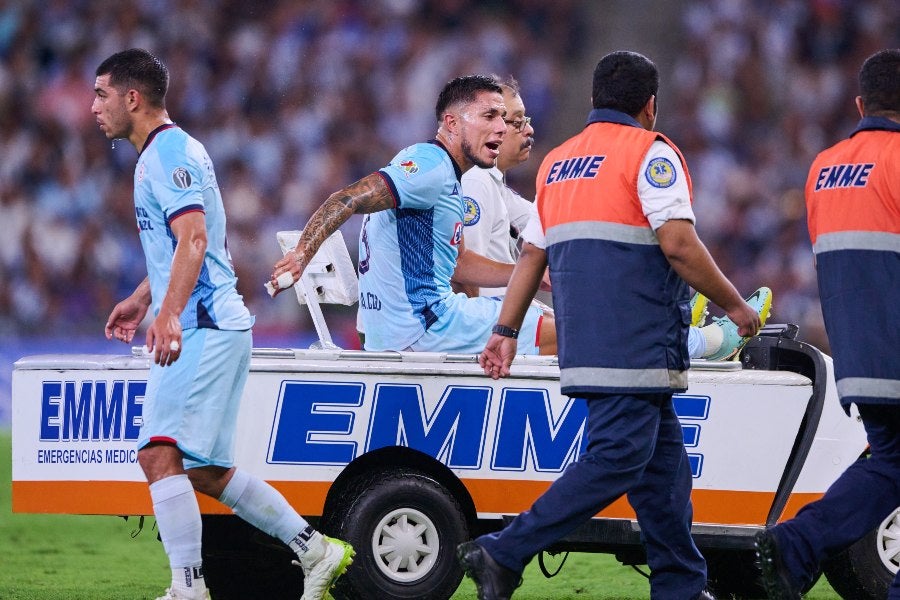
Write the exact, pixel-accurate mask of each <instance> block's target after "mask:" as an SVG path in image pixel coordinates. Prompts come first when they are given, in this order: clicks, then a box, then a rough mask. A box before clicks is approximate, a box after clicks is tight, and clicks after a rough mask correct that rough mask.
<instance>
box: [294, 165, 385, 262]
mask: <svg viewBox="0 0 900 600" xmlns="http://www.w3.org/2000/svg"><path fill="white" fill-rule="evenodd" d="M394 205H395V202H394V196H393V194H392V193H391V190H390V188H389V187H388V185H387V183H385V181H384V179H383V178H382V177H381V175H379V174H378V173H372V174H371V175H367V176H366V177H363V178H362V179H360V180H359V181H357V182H356V183H352V184H350V185H349V186H347V187H345V188H344V189H342V190H340V191H338V192H335V193H333V194H331V195H330V196H329V197H328V199H327V200H325V202H324V203H323V204H322V206H320V207H319V208H318V209H317V210H316V212H314V213H313V215H312V216H311V217H310V218H309V222H307V224H306V227H304V228H303V235H301V236H300V241H299V242H297V253H298V255H302V256H303V258H302V259H300V260H302V263H303V265H304V267H305V265H306V264H307V263H308V262H309V259H311V258H312V257H313V256H314V255H315V253H316V252H317V251H318V250H319V248H320V247H321V246H322V244H323V243H324V242H325V240H326V239H327V238H328V236H330V235H331V234H332V233H334V232H335V231H337V230H338V228H339V227H340V226H341V225H343V224H344V223H345V222H346V221H347V219H349V218H350V217H351V216H352V215H354V214H367V213H373V212H379V211H382V210H387V209H389V208H393V207H394Z"/></svg>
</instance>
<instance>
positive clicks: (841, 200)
mask: <svg viewBox="0 0 900 600" xmlns="http://www.w3.org/2000/svg"><path fill="white" fill-rule="evenodd" d="M859 88H860V95H859V96H857V98H856V107H857V110H858V111H859V114H860V116H861V117H862V118H861V120H860V121H859V124H858V125H857V127H856V130H855V131H854V132H853V133H852V134H851V135H850V138H849V139H847V140H843V141H841V142H838V143H837V144H835V145H834V146H832V147H831V148H828V149H827V150H824V151H823V152H821V153H820V154H819V155H818V156H817V157H816V159H815V161H813V164H812V166H811V167H810V171H809V176H808V177H807V181H806V206H807V216H808V221H807V222H808V225H809V234H810V240H811V242H812V247H813V252H814V254H815V258H816V272H817V274H818V279H819V298H820V300H821V302H822V314H823V316H824V317H825V329H826V331H827V333H828V341H829V342H830V344H831V351H832V354H833V355H834V375H835V383H836V386H835V387H836V388H837V394H838V397H839V398H840V402H841V405H842V406H843V408H844V410H845V411H846V412H847V414H848V416H849V415H850V408H851V405H854V404H855V405H856V409H857V411H858V418H859V419H860V420H861V421H862V424H863V426H864V427H865V429H866V436H867V438H868V441H869V449H868V452H867V456H866V457H864V458H863V459H861V460H859V461H857V462H855V463H853V464H852V465H850V466H849V467H848V468H847V470H846V471H844V473H843V474H841V476H840V477H839V478H838V479H837V481H835V482H834V483H832V484H831V486H830V487H829V488H828V490H827V491H826V492H825V495H824V496H823V497H822V498H820V499H819V500H817V501H815V502H812V503H810V504H808V505H807V506H804V507H803V508H801V509H800V511H799V512H798V513H797V515H796V516H795V517H794V518H792V519H788V520H787V521H783V522H781V523H779V524H778V525H776V526H774V527H771V528H768V529H766V530H765V531H762V532H760V533H758V534H757V536H756V548H757V553H758V554H759V557H760V561H759V562H760V566H761V570H762V575H763V577H762V582H763V585H764V586H765V589H766V591H767V592H768V594H769V597H770V598H799V597H800V594H801V592H802V591H803V590H805V589H807V587H809V586H810V585H811V584H812V582H813V581H815V578H816V577H817V576H818V573H819V572H820V570H821V567H820V565H821V564H822V563H823V561H824V560H825V559H827V558H829V557H830V556H834V555H835V554H837V553H839V552H842V551H843V550H845V549H846V548H847V547H849V546H850V545H851V544H854V543H855V542H857V541H858V540H859V539H860V538H862V537H863V536H864V535H866V534H867V533H869V532H870V531H872V529H874V528H876V527H877V526H878V524H879V523H882V522H883V521H884V519H885V518H886V517H887V516H888V515H890V514H891V513H892V511H894V510H896V508H897V505H898V504H900V486H898V485H897V482H900V355H898V354H897V351H896V349H897V346H898V345H900V321H898V319H897V309H896V306H895V305H896V299H897V297H898V296H900V180H898V178H897V166H898V165H900V49H896V48H894V49H888V50H882V51H880V52H877V53H875V54H873V55H872V56H870V57H869V58H867V59H866V61H865V62H864V63H863V65H862V68H861V69H860V71H859ZM870 332H871V333H872V334H873V335H868V334H869V333H870ZM863 335H865V336H866V337H865V341H864V340H863V339H862V338H861V336H863ZM888 598H889V599H890V600H900V574H898V575H896V576H895V577H894V581H893V583H892V585H891V586H890V590H889V592H888Z"/></svg>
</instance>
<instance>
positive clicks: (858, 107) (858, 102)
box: [856, 96, 866, 117]
mask: <svg viewBox="0 0 900 600" xmlns="http://www.w3.org/2000/svg"><path fill="white" fill-rule="evenodd" d="M856 110H858V111H859V116H860V117H865V116H866V107H865V106H863V99H862V96H857V97H856Z"/></svg>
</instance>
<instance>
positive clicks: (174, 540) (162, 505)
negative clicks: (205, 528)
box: [150, 475, 206, 598]
mask: <svg viewBox="0 0 900 600" xmlns="http://www.w3.org/2000/svg"><path fill="white" fill-rule="evenodd" d="M150 498H151V499H152V500H153V514H154V515H155V516H156V525H157V527H158V528H159V537H160V539H161V540H162V543H163V548H165V550H166V555H167V556H168V557H169V566H170V567H172V588H173V589H174V590H175V591H176V592H178V593H179V594H180V595H182V596H184V597H185V598H205V594H206V581H205V580H204V579H203V559H202V558H201V554H200V544H201V538H202V522H201V521H200V507H199V506H198V505H197V496H195V495H194V488H193V486H191V481H190V479H188V476H187V475H173V476H171V477H166V478H164V479H160V480H159V481H157V482H156V483H152V484H150Z"/></svg>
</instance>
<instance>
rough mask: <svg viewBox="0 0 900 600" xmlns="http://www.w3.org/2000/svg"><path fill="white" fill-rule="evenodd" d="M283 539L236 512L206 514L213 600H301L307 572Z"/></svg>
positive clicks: (205, 538)
mask: <svg viewBox="0 0 900 600" xmlns="http://www.w3.org/2000/svg"><path fill="white" fill-rule="evenodd" d="M295 558H296V555H295V554H294V553H293V552H292V551H291V549H290V548H288V547H287V546H286V545H284V544H283V543H282V542H281V541H280V540H277V539H275V538H273V537H270V536H268V535H266V534H264V533H263V532H261V531H259V530H258V529H256V528H255V527H253V526H252V525H250V524H249V523H247V522H246V521H244V520H242V519H240V518H238V517H236V516H234V515H204V516H203V571H204V578H205V579H206V585H207V587H209V591H210V595H211V596H212V598H213V600H246V599H247V598H266V599H267V600H297V598H299V597H300V594H302V593H303V571H302V570H301V569H300V568H299V567H296V566H294V565H292V564H291V561H292V560H294V559H295Z"/></svg>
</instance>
